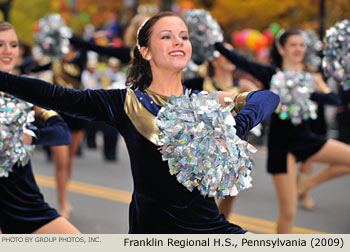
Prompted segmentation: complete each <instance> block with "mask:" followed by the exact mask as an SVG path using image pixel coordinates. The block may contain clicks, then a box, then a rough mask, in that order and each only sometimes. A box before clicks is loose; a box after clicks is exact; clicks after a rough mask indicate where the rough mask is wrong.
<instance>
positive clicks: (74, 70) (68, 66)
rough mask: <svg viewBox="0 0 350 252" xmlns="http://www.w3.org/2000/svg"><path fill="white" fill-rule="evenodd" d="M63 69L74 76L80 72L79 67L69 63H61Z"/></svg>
mask: <svg viewBox="0 0 350 252" xmlns="http://www.w3.org/2000/svg"><path fill="white" fill-rule="evenodd" d="M63 69H64V71H65V72H66V73H68V74H70V75H72V76H75V77H77V76H79V74H80V68H79V67H78V66H77V65H74V64H71V63H63Z"/></svg>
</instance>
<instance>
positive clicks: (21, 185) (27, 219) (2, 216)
mask: <svg viewBox="0 0 350 252" xmlns="http://www.w3.org/2000/svg"><path fill="white" fill-rule="evenodd" d="M18 54H19V49H18V38H17V34H16V32H15V29H14V27H13V26H12V25H11V24H9V23H7V22H4V21H0V70H1V71H4V72H9V73H10V72H11V71H12V70H13V68H14V67H15V63H16V59H17V57H18ZM2 95H5V96H8V95H7V94H2ZM8 97H11V96H8ZM12 99H17V98H12ZM35 110H36V114H37V115H38V117H39V119H40V120H41V121H42V122H43V124H44V127H42V128H38V129H36V130H34V133H35V136H36V137H35V138H32V137H31V136H29V135H26V134H22V135H23V139H24V142H25V143H26V144H42V145H62V144H68V143H69V142H70V139H71V135H70V133H69V129H68V127H67V125H66V124H65V123H64V121H63V120H62V118H61V117H60V116H58V114H57V113H56V112H53V111H46V110H44V109H40V108H36V109H35ZM12 169H13V172H10V173H9V176H8V177H7V178H5V177H1V178H0V192H1V193H0V229H1V231H2V232H3V233H15V234H16V233H17V234H24V233H26V234H27V233H67V234H74V233H79V231H78V230H77V229H76V228H75V227H74V226H73V225H72V224H71V223H70V222H68V221H67V220H66V219H65V218H63V217H61V216H60V215H59V214H58V213H57V211H56V210H55V209H53V208H51V207H50V206H49V205H48V204H47V203H46V202H45V201H44V198H43V195H42V194H41V193H40V190H39V188H38V186H37V184H36V182H35V179H34V176H33V171H32V166H31V163H30V161H29V163H28V164H27V165H25V166H21V165H19V164H18V163H16V164H15V165H14V167H13V168H12Z"/></svg>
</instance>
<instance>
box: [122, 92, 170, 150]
mask: <svg viewBox="0 0 350 252" xmlns="http://www.w3.org/2000/svg"><path fill="white" fill-rule="evenodd" d="M146 92H147V94H148V95H149V96H150V97H151V98H152V99H153V100H154V101H155V102H156V103H157V104H158V102H160V101H163V98H162V97H164V96H160V95H157V94H155V93H153V92H151V91H149V90H148V91H146ZM165 102H166V101H165ZM165 102H164V104H165ZM158 105H162V104H158ZM124 111H125V113H126V114H127V116H128V117H129V119H130V121H131V122H132V124H133V125H134V126H135V128H136V129H137V131H138V132H139V133H140V134H141V135H143V136H144V137H145V138H146V139H148V140H149V141H150V142H152V143H153V144H155V145H157V146H160V145H159V143H158V141H159V140H158V135H159V133H160V132H159V130H158V128H157V124H156V117H155V116H154V115H153V114H152V113H151V112H149V111H148V110H147V109H146V108H145V107H144V106H143V105H142V103H141V102H140V101H139V100H138V99H137V97H136V95H135V92H134V91H133V90H132V89H128V90H127V92H126V96H125V104H124Z"/></svg>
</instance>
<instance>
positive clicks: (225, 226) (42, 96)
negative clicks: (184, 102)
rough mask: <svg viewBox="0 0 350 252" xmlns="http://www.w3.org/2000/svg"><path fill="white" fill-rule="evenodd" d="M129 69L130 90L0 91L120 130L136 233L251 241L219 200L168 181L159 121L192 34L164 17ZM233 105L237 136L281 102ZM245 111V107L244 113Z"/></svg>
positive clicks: (31, 82) (4, 85) (33, 86)
mask: <svg viewBox="0 0 350 252" xmlns="http://www.w3.org/2000/svg"><path fill="white" fill-rule="evenodd" d="M137 41H138V43H137V47H136V48H135V49H134V59H133V61H132V63H131V66H130V69H129V70H130V71H129V75H128V83H129V84H130V85H131V88H130V89H112V90H103V89H101V90H84V91H82V90H76V89H69V88H63V87H59V86H55V85H51V84H49V83H47V82H44V81H41V80H36V79H30V78H25V77H21V76H16V75H11V74H8V73H4V72H1V73H0V90H3V91H5V92H8V93H10V94H12V95H15V96H17V97H20V98H23V99H25V100H27V101H30V102H32V103H34V104H36V105H40V106H43V107H46V108H52V109H55V110H57V111H59V112H60V113H66V114H69V115H70V116H73V117H79V118H83V119H89V120H98V121H104V122H107V123H109V124H110V125H112V126H114V127H116V128H117V129H118V130H119V132H120V133H121V135H122V136H123V137H124V139H125V142H126V145H127V148H128V152H129V155H130V161H131V169H132V174H133V182H134V192H133V196H132V201H131V204H130V209H129V232H130V233H245V232H246V230H244V229H242V228H241V227H239V226H237V225H234V224H231V223H229V222H228V221H227V220H226V218H225V217H224V215H223V214H221V213H220V212H219V211H218V208H217V206H216V203H215V199H214V198H212V197H203V196H202V195H201V194H200V192H199V191H198V190H197V189H195V190H193V192H190V191H189V190H187V189H186V188H185V187H184V186H183V185H181V184H180V183H179V182H178V181H177V179H176V177H175V176H172V175H170V173H169V166H168V163H167V162H164V161H162V157H161V153H160V152H159V146H158V145H157V143H156V139H157V135H158V134H159V131H158V130H157V128H156V124H155V119H156V115H157V113H158V111H159V110H160V108H161V107H162V106H163V105H164V104H165V103H166V101H167V100H168V98H169V96H171V95H176V96H179V95H182V94H184V89H186V88H185V87H184V86H183V85H182V82H181V79H182V69H183V68H185V67H186V65H187V63H188V62H189V60H190V57H191V51H192V48H191V43H190V41H189V37H188V29H187V26H186V24H185V22H184V21H183V19H182V18H181V17H179V16H178V15H176V14H174V13H172V12H162V13H159V14H157V15H155V16H153V17H152V18H150V19H148V20H147V21H146V22H145V23H144V25H143V26H142V27H141V28H140V29H139V32H138V35H137ZM227 96H229V97H231V98H232V99H235V103H236V105H237V107H236V109H237V108H242V109H241V111H240V112H238V113H237V115H236V116H235V120H236V126H235V127H236V130H237V135H238V136H239V137H242V136H243V135H244V134H245V133H246V132H247V131H249V130H250V129H251V128H253V127H254V126H255V125H257V124H258V123H259V122H260V121H262V120H263V119H264V118H266V117H267V116H269V115H270V114H271V113H272V112H273V111H274V110H275V109H276V107H277V105H278V102H279V98H278V96H277V95H275V94H274V93H272V92H271V91H267V90H264V91H254V92H251V93H249V94H240V95H238V96H237V97H236V96H235V95H232V94H229V93H222V92H220V93H219V101H220V102H221V103H222V104H225V103H224V97H227ZM244 105H245V106H244Z"/></svg>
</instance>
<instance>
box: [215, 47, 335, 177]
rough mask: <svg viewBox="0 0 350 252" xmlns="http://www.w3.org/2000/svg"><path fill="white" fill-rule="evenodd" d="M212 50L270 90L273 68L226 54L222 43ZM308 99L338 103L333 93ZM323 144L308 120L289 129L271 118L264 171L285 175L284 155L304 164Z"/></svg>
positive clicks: (322, 138)
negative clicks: (288, 155)
mask: <svg viewBox="0 0 350 252" xmlns="http://www.w3.org/2000/svg"><path fill="white" fill-rule="evenodd" d="M215 47H216V49H217V50H218V51H219V52H220V53H221V54H222V55H224V56H225V57H226V58H227V59H228V60H230V61H231V62H232V63H233V64H235V65H236V66H237V67H238V68H240V69H242V70H243V71H245V72H247V73H249V74H251V75H252V76H254V77H255V78H256V79H258V80H259V81H261V82H262V83H263V85H264V87H265V88H266V89H270V81H271V78H272V76H273V75H274V74H275V73H276V72H277V68H276V67H274V66H270V65H263V64H259V63H256V62H253V61H250V60H248V59H247V58H245V57H244V56H242V55H240V54H238V53H236V52H235V51H230V50H228V49H226V48H225V47H224V45H223V44H222V43H216V44H215ZM310 99H311V100H313V101H316V102H318V103H319V104H330V105H337V104H339V102H340V99H339V97H338V96H337V95H335V94H334V93H328V94H322V93H318V92H314V93H312V94H311V96H310ZM326 142H327V138H326V137H324V136H319V135H316V134H315V133H313V132H312V131H311V128H310V120H303V122H302V123H301V124H300V125H297V126H295V125H293V124H292V123H291V121H290V120H281V119H280V118H279V117H278V115H276V114H273V115H272V118H271V126H270V132H269V136H268V161H267V171H268V172H269V173H272V174H278V173H286V172H287V154H288V153H292V154H293V155H294V156H295V158H296V160H297V161H305V160H307V159H308V158H309V157H311V156H312V155H313V154H315V153H316V152H317V151H319V150H320V149H321V148H322V146H323V145H324V144H325V143H326Z"/></svg>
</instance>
